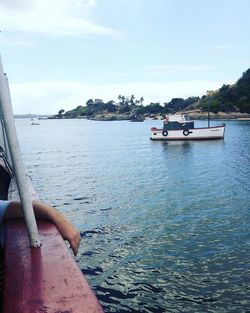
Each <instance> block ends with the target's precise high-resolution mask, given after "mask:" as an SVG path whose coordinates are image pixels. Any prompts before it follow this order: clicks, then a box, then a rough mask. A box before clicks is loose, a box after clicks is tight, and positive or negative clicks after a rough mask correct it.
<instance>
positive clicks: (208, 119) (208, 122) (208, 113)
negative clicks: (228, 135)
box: [207, 100, 210, 127]
mask: <svg viewBox="0 0 250 313" xmlns="http://www.w3.org/2000/svg"><path fill="white" fill-rule="evenodd" d="M207 124H208V127H210V100H208V111H207Z"/></svg>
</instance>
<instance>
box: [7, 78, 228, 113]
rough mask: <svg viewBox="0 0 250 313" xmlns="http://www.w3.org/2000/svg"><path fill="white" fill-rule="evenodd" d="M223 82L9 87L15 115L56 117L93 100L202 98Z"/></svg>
mask: <svg viewBox="0 0 250 313" xmlns="http://www.w3.org/2000/svg"><path fill="white" fill-rule="evenodd" d="M222 84H223V82H220V81H200V80H199V81H178V82H172V83H164V82H160V83H157V82H143V81H141V82H132V83H124V84H107V85H90V84H87V83H84V82H77V81H40V82H26V83H15V84H11V85H10V90H11V95H12V103H13V109H14V112H15V113H16V114H21V113H36V114H55V113H57V112H58V111H59V110H60V109H64V110H66V111H67V110H71V109H74V108H76V107H77V106H78V105H85V103H86V101H87V100H88V99H90V98H101V99H103V100H104V101H108V100H115V101H116V100H117V96H118V95H119V94H123V95H131V94H134V95H135V97H136V98H140V97H141V96H143V97H144V99H145V104H148V103H150V102H151V101H153V102H156V101H160V103H162V104H163V103H164V102H166V101H170V100H171V99H172V98H174V97H182V98H187V97H189V96H202V95H204V94H206V91H207V90H215V89H218V88H219V87H221V86H222Z"/></svg>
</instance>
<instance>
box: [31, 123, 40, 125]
mask: <svg viewBox="0 0 250 313" xmlns="http://www.w3.org/2000/svg"><path fill="white" fill-rule="evenodd" d="M30 125H40V124H39V123H34V122H33V123H31V124H30Z"/></svg>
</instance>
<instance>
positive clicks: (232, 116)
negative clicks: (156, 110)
mask: <svg viewBox="0 0 250 313" xmlns="http://www.w3.org/2000/svg"><path fill="white" fill-rule="evenodd" d="M181 113H188V114H189V116H190V118H191V119H194V120H207V118H208V112H204V111H201V110H190V111H179V112H176V113H175V114H181ZM209 115H210V119H211V120H250V114H248V113H240V112H227V113H225V112H218V113H213V112H210V114H209ZM165 116H166V114H163V115H161V114H144V115H142V118H143V120H144V119H145V120H148V119H149V120H162V119H164V118H165ZM48 119H89V120H94V121H126V120H131V116H130V115H129V114H115V113H102V114H96V115H94V116H91V117H86V116H77V117H65V116H62V117H58V116H55V115H54V116H49V117H48ZM134 121H135V122H136V120H134ZM138 121H139V122H141V121H142V119H140V120H138Z"/></svg>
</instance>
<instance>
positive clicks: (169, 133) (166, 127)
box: [150, 114, 226, 141]
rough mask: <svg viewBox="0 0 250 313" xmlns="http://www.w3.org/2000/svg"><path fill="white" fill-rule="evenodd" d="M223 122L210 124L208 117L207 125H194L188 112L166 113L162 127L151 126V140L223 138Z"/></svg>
mask: <svg viewBox="0 0 250 313" xmlns="http://www.w3.org/2000/svg"><path fill="white" fill-rule="evenodd" d="M225 126H226V125H225V124H224V123H223V124H222V125H219V126H210V120H209V119H208V126H207V127H195V125H194V121H192V120H190V118H189V116H188V114H173V115H167V116H166V119H165V120H164V121H163V128H157V127H152V128H151V136H150V139H151V140H164V141H168V140H208V139H223V138H224V133H225Z"/></svg>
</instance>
